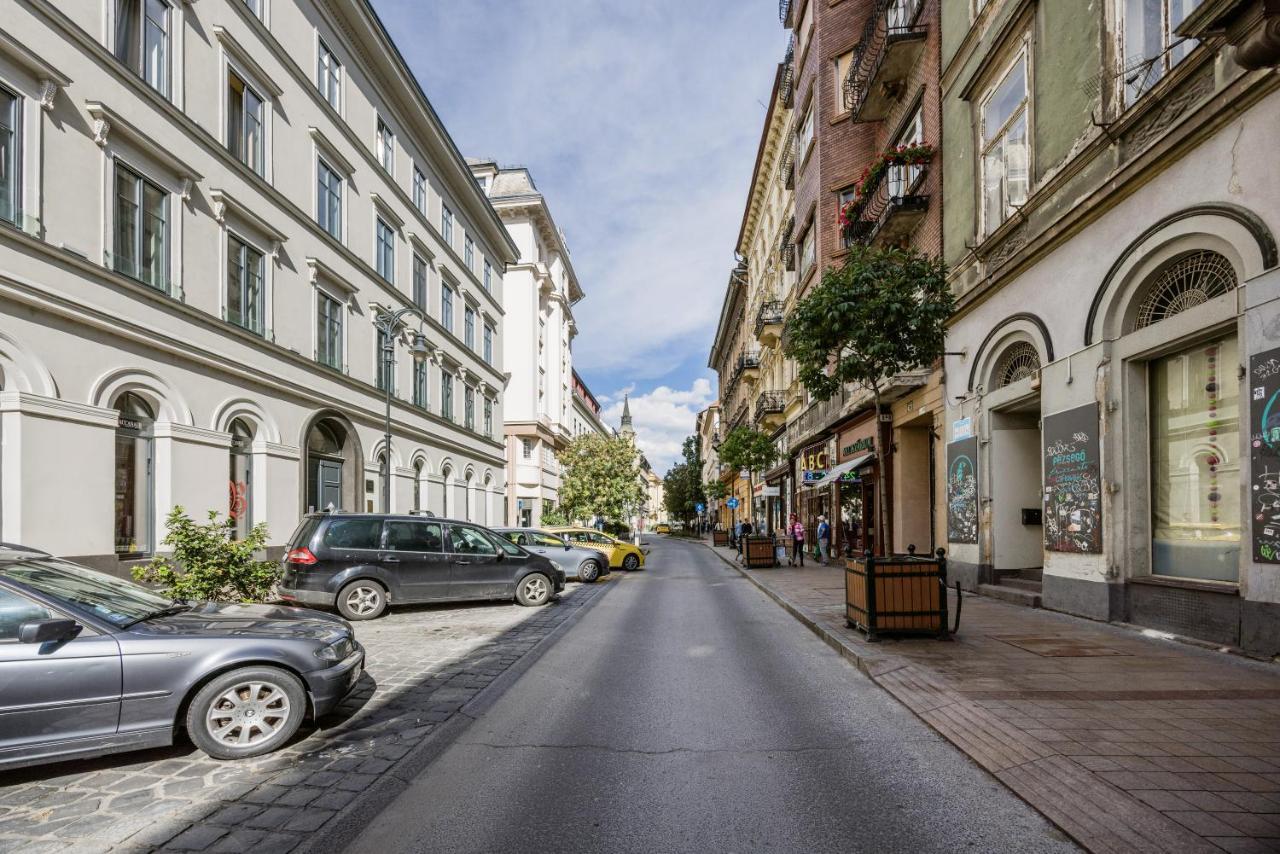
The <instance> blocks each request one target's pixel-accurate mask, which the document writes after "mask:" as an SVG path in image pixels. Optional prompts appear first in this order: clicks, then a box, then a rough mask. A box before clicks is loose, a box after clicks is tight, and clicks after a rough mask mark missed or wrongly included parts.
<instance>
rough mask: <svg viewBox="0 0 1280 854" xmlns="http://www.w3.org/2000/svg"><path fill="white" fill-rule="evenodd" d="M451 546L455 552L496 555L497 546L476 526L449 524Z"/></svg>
mask: <svg viewBox="0 0 1280 854" xmlns="http://www.w3.org/2000/svg"><path fill="white" fill-rule="evenodd" d="M449 546H450V548H451V549H452V550H453V553H454V554H462V555H495V554H497V553H498V549H497V547H496V546H495V545H494V544H493V543H492V542H490V540H489V538H488V537H486V536H485V535H484V534H482V533H480V531H479V530H478V529H476V528H464V527H463V526H461V525H450V526H449Z"/></svg>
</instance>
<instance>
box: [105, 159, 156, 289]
mask: <svg viewBox="0 0 1280 854" xmlns="http://www.w3.org/2000/svg"><path fill="white" fill-rule="evenodd" d="M168 219H169V195H168V193H166V192H165V191H164V190H162V189H160V188H159V187H157V186H156V185H155V184H153V183H151V182H150V181H148V180H146V179H145V178H143V177H142V176H140V175H138V174H137V173H136V172H134V171H133V170H131V169H129V168H128V167H125V166H122V165H120V164H119V163H117V164H116V215H115V240H114V246H115V258H114V264H113V265H112V266H113V269H114V270H115V271H116V272H118V273H123V274H125V275H126V276H129V277H131V278H134V279H137V280H138V281H140V282H142V283H143V284H144V285H150V286H151V287H153V288H156V289H157V290H161V291H164V292H165V293H168V291H169V276H168V270H169V222H168Z"/></svg>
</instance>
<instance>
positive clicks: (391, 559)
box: [382, 555, 400, 563]
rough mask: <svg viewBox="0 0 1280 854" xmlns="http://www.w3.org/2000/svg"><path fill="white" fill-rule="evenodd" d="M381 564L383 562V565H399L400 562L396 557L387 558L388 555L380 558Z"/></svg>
mask: <svg viewBox="0 0 1280 854" xmlns="http://www.w3.org/2000/svg"><path fill="white" fill-rule="evenodd" d="M382 562H383V563H399V562H400V558H398V557H391V556H389V555H388V556H386V557H383V558H382Z"/></svg>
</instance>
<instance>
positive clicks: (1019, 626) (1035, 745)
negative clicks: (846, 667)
mask: <svg viewBox="0 0 1280 854" xmlns="http://www.w3.org/2000/svg"><path fill="white" fill-rule="evenodd" d="M708 548H709V546H708ZM716 552H717V553H718V554H720V555H721V556H722V557H724V558H725V559H726V560H727V561H729V562H732V553H731V552H728V551H727V550H725V549H716ZM735 568H737V569H738V570H739V571H740V572H743V574H745V575H747V576H748V577H749V578H750V579H752V580H753V581H754V582H755V583H756V584H757V585H759V586H761V587H762V588H763V589H764V590H765V592H766V593H768V594H769V595H770V596H772V597H773V598H774V599H776V600H778V601H779V602H780V603H781V604H782V605H783V606H784V607H786V608H787V609H788V610H789V611H791V612H792V613H793V614H794V615H796V616H797V617H798V618H799V619H800V620H802V621H803V622H805V623H806V624H807V625H809V626H810V628H812V629H813V630H814V631H815V632H817V633H818V634H819V635H821V636H822V637H823V638H824V639H825V640H826V641H827V642H828V643H829V644H831V645H832V646H834V647H836V648H837V649H838V650H840V651H841V652H842V654H844V655H845V656H846V657H847V658H849V659H850V660H851V661H853V662H854V663H855V664H856V665H857V666H858V667H859V668H860V669H862V670H863V671H864V672H865V673H867V675H868V676H870V677H871V678H872V679H873V680H874V681H875V682H876V683H878V684H879V685H880V686H882V687H883V688H885V689H886V690H888V691H889V692H890V693H892V694H893V695H894V696H895V697H897V698H898V699H899V700H900V701H901V702H903V703H904V704H906V705H907V706H908V707H909V708H910V709H911V710H912V711H914V712H915V713H916V714H917V715H919V716H920V717H921V718H923V719H924V720H925V721H926V722H928V723H929V724H930V725H931V726H933V727H934V728H935V729H936V730H937V731H938V732H939V733H941V734H942V735H943V736H945V737H946V738H947V739H948V740H949V741H951V742H952V743H953V744H954V745H955V746H956V747H958V748H959V749H960V750H962V751H964V752H965V753H966V754H968V755H969V756H970V757H971V758H973V760H974V761H976V762H977V763H979V764H980V765H982V766H983V767H984V768H986V769H987V770H988V771H990V772H991V773H993V774H994V775H995V776H996V777H998V778H999V779H1000V780H1001V781H1003V782H1004V783H1005V784H1006V785H1007V786H1009V788H1010V789H1012V790H1013V791H1014V792H1016V793H1017V794H1018V795H1019V796H1020V797H1022V798H1023V799H1025V800H1026V801H1027V802H1028V803H1030V804H1031V805H1032V806H1034V807H1036V808H1037V809H1038V810H1040V811H1041V812H1042V813H1044V814H1045V815H1046V816H1047V817H1049V819H1051V820H1052V821H1053V822H1055V823H1056V824H1058V825H1059V826H1060V827H1061V828H1062V829H1063V830H1065V831H1066V832H1067V833H1069V834H1070V835H1071V836H1072V837H1073V838H1074V839H1075V840H1076V841H1077V842H1079V843H1080V844H1082V845H1084V846H1085V847H1087V848H1089V849H1090V850H1093V851H1100V852H1101V851H1106V852H1112V851H1114V852H1134V851H1150V852H1165V851H1190V852H1213V853H1214V854H1220V852H1222V851H1229V852H1258V851H1280V668H1277V667H1275V666H1274V665H1270V664H1263V663H1259V662H1252V661H1247V660H1243V659H1240V658H1237V657H1234V656H1231V655H1227V654H1224V653H1219V652H1212V651H1207V650H1201V649H1197V648H1193V647H1188V646H1186V645H1183V644H1179V643H1177V642H1174V641H1169V640H1161V639H1158V638H1152V637H1147V636H1144V635H1143V634H1141V633H1139V632H1136V631H1132V630H1128V629H1125V628H1122V627H1118V626H1111V625H1107V624H1104V623H1094V622H1091V621H1088V620H1081V619H1076V618H1073V617H1068V616H1066V615H1063V614H1057V613H1053V612H1049V611H1041V610H1033V609H1029V608H1020V607H1018V606H1015V605H1010V604H1007V603H1004V602H1000V601H996V600H993V599H987V598H985V597H980V596H969V595H966V596H965V600H964V611H963V615H962V618H961V623H960V631H959V634H958V635H957V636H956V637H955V639H954V640H952V641H950V642H943V641H938V640H932V639H911V640H906V639H904V640H885V641H882V642H880V643H874V644H871V643H867V642H866V640H865V639H864V638H863V636H862V634H861V633H859V632H855V631H854V630H852V629H850V628H848V627H847V626H846V624H845V619H844V606H843V603H844V577H843V570H842V569H839V568H835V567H814V568H808V569H789V568H782V569H770V570H750V571H747V570H742V569H741V568H740V567H735ZM952 597H953V602H952V614H954V613H955V612H954V605H955V603H954V594H952Z"/></svg>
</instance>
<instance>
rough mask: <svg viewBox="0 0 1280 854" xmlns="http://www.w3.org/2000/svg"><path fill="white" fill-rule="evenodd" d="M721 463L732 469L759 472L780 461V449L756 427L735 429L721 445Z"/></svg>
mask: <svg viewBox="0 0 1280 854" xmlns="http://www.w3.org/2000/svg"><path fill="white" fill-rule="evenodd" d="M719 454H720V462H722V463H724V464H725V465H727V466H728V467H729V468H731V469H739V470H741V469H746V470H747V471H750V472H757V471H762V470H764V469H767V468H768V467H769V466H771V465H773V464H774V463H775V462H776V461H777V459H778V449H777V447H775V446H774V444H773V440H772V439H770V438H769V435H768V434H767V433H764V432H761V431H760V430H757V429H756V428H754V427H745V426H742V427H734V428H733V429H732V430H730V431H729V435H727V436H725V437H724V441H723V442H722V443H721V444H720V450H719Z"/></svg>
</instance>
